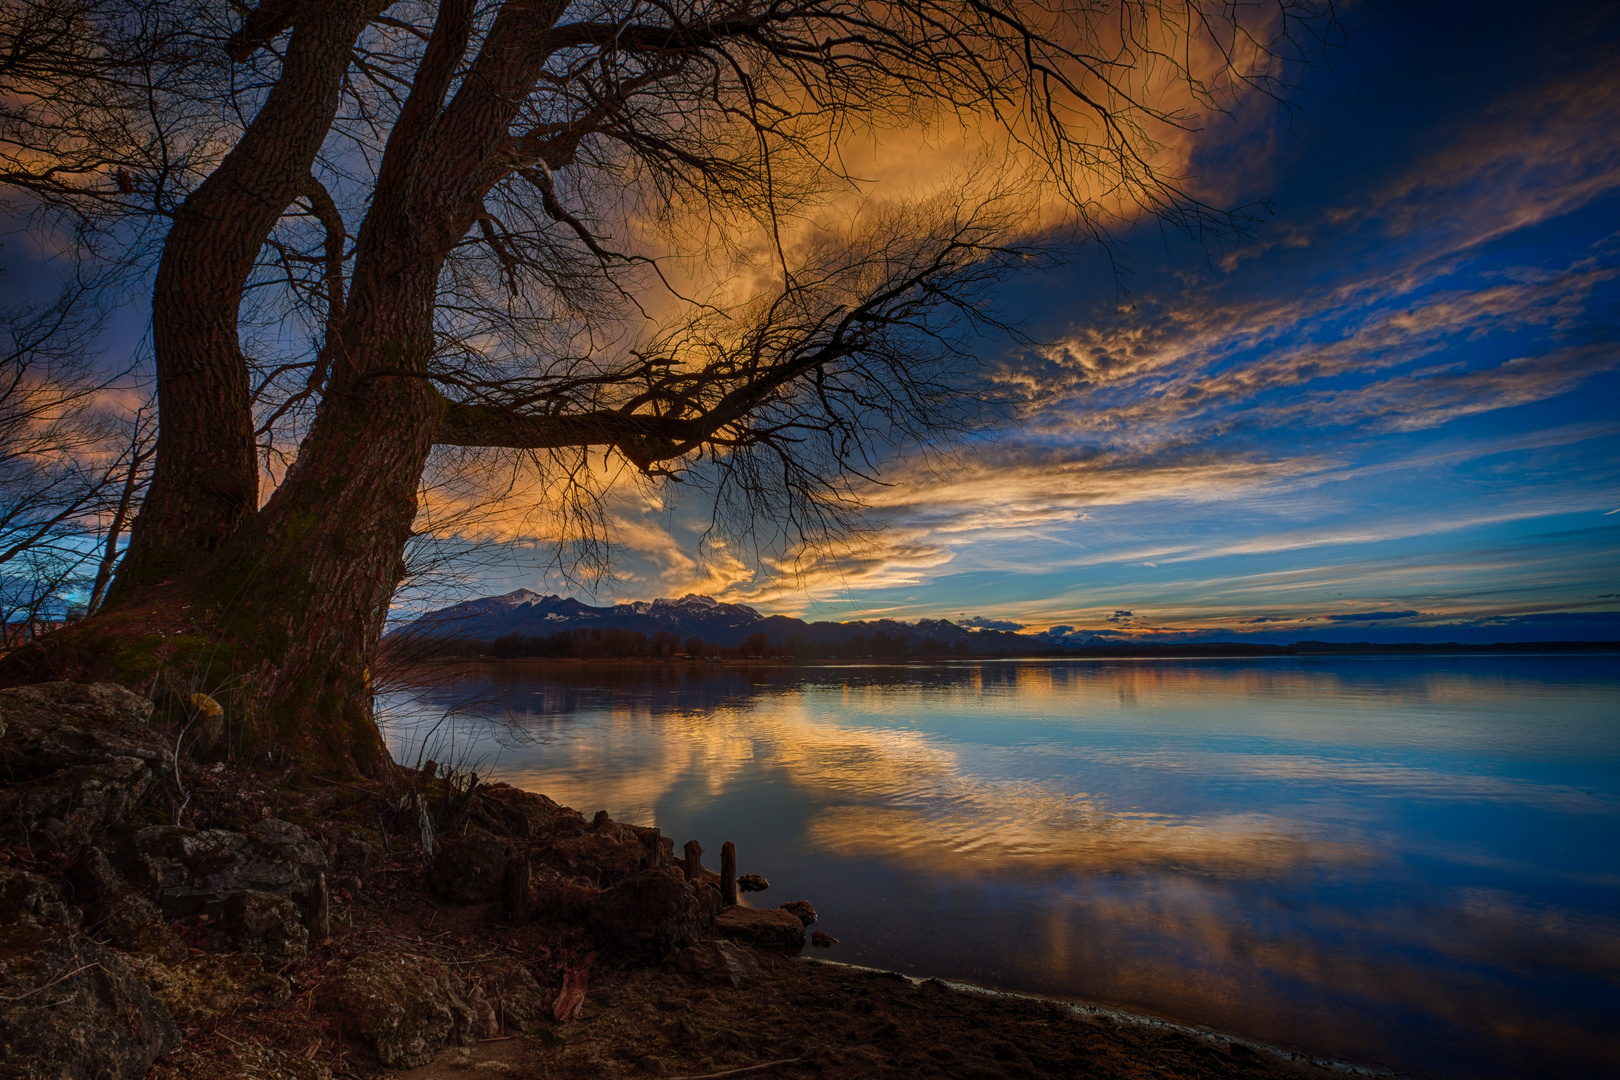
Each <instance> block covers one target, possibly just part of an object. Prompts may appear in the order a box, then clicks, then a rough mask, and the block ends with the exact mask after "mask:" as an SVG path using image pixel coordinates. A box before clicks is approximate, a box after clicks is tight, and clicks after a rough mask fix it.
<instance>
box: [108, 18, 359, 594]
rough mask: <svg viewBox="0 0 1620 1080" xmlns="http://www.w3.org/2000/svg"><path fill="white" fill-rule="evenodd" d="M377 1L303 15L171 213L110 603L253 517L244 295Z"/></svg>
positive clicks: (328, 119)
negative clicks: (145, 411) (133, 506)
mask: <svg viewBox="0 0 1620 1080" xmlns="http://www.w3.org/2000/svg"><path fill="white" fill-rule="evenodd" d="M380 6H381V4H379V3H377V2H375V0H344V2H336V0H333V2H328V3H321V4H308V5H304V10H303V11H301V12H300V18H299V23H298V26H297V28H296V29H295V30H294V31H293V34H292V37H291V39H290V40H289V41H288V44H287V52H286V58H285V61H284V62H283V65H282V71H281V77H280V78H279V79H278V80H277V81H276V85H275V87H274V88H273V89H272V90H271V91H270V93H269V95H268V96H267V97H266V99H265V102H264V106H263V107H262V108H261V109H260V110H259V112H258V114H257V115H256V116H255V117H254V119H253V122H252V123H251V124H249V125H248V129H247V131H246V132H245V133H244V134H243V136H242V138H241V139H240V141H238V142H237V144H236V145H235V146H234V147H232V148H231V151H230V153H228V154H226V155H225V158H224V160H223V161H221V162H220V165H219V167H218V168H217V169H215V170H214V172H213V173H212V174H210V175H209V177H208V178H207V179H206V180H204V181H203V182H202V183H201V184H200V185H198V187H197V189H196V190H195V191H193V192H192V193H191V195H190V196H189V197H188V198H187V199H186V200H185V202H184V203H183V204H181V206H180V208H179V210H178V211H177V212H176V214H175V219H174V225H173V227H172V228H171V229H170V231H169V235H168V237H167V238H166V240H165V241H164V245H163V258H162V260H161V262H159V264H158V273H157V280H156V282H155V283H154V288H153V295H152V344H153V353H154V362H155V366H156V369H157V380H158V388H159V396H158V446H157V460H156V467H155V469H154V471H153V475H152V482H151V485H150V486H149V488H148V489H147V493H146V498H145V500H144V502H143V503H142V505H141V512H140V515H139V517H138V518H137V519H136V521H135V523H134V525H133V527H132V528H131V530H130V546H129V551H128V552H127V553H126V554H125V557H124V562H123V565H122V567H121V568H120V570H119V573H118V577H117V579H116V580H115V581H114V582H113V586H112V591H111V592H110V593H109V595H108V603H109V605H112V606H117V605H119V604H122V603H125V602H127V601H128V600H129V599H130V598H131V597H132V596H133V595H134V594H135V593H137V592H138V591H139V590H140V589H141V588H143V587H145V586H147V585H152V584H156V583H157V582H160V581H163V580H164V579H166V578H170V577H172V576H174V575H176V574H180V573H184V572H185V571H187V570H189V569H191V568H193V567H195V566H196V564H197V560H198V557H199V556H203V555H206V554H208V553H211V552H214V551H217V550H219V549H220V548H222V547H223V546H224V545H225V544H226V543H227V542H228V541H229V540H230V538H231V537H232V536H233V535H235V533H236V530H237V529H238V528H240V527H241V525H242V523H243V522H244V521H246V520H247V518H248V516H249V515H251V514H252V513H253V511H254V510H256V509H257V508H258V491H259V474H258V464H257V461H256V455H255V449H254V441H253V409H252V401H251V399H250V397H249V393H248V391H249V387H248V367H247V363H246V360H245V359H244V358H243V356H242V347H241V341H240V338H239V337H238V333H237V322H238V317H239V314H240V312H239V308H240V306H241V302H242V290H243V288H244V287H245V285H246V283H247V279H248V275H249V274H251V273H252V271H253V265H254V261H255V259H256V258H257V257H258V253H259V250H260V249H261V248H262V247H263V246H264V242H265V239H266V238H267V237H268V236H269V235H270V230H271V229H273V228H274V227H275V225H276V222H277V220H279V219H280V217H281V214H282V212H283V211H285V210H286V208H287V207H288V206H289V205H290V204H291V203H292V201H293V200H294V199H295V198H296V197H297V196H298V194H299V191H300V190H301V189H302V187H303V185H304V184H305V182H306V179H307V178H308V176H309V171H310V167H311V166H312V165H313V164H314V162H315V155H316V153H317V152H318V151H319V150H320V147H321V143H322V142H323V141H324V140H325V138H326V133H327V130H328V129H329V128H330V127H331V125H332V119H333V117H334V116H335V115H336V114H337V107H338V101H339V92H340V90H341V88H342V84H343V75H344V72H345V71H346V70H347V69H348V65H349V57H350V48H351V46H352V45H353V43H354V41H355V39H356V38H357V37H358V36H359V34H360V31H361V30H362V29H364V27H365V25H366V22H367V20H368V19H369V18H370V16H371V14H372V13H373V9H374V8H378V7H380Z"/></svg>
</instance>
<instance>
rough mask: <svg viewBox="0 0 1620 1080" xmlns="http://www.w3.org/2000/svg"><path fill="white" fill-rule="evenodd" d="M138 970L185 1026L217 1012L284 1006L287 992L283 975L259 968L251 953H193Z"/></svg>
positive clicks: (145, 964)
mask: <svg viewBox="0 0 1620 1080" xmlns="http://www.w3.org/2000/svg"><path fill="white" fill-rule="evenodd" d="M141 970H142V974H144V975H145V977H146V981H147V983H148V984H150V986H151V987H152V993H153V994H154V995H156V996H157V998H158V999H159V1000H160V1001H162V1002H163V1003H164V1004H165V1005H167V1006H168V1007H169V1011H170V1012H172V1013H173V1014H174V1018H175V1020H176V1021H177V1022H179V1023H180V1024H182V1025H184V1026H186V1027H195V1026H197V1025H199V1024H207V1023H211V1022H212V1021H214V1020H217V1019H219V1018H220V1017H222V1016H231V1015H233V1014H235V1013H239V1012H251V1011H252V1010H254V1009H269V1008H274V1007H275V1006H277V1005H281V1004H284V1003H285V1002H286V1001H287V999H288V998H289V997H291V996H292V987H291V986H290V985H289V984H288V982H287V980H286V979H283V978H282V977H281V976H279V975H274V974H271V973H270V972H268V971H265V970H264V967H263V965H261V964H260V963H259V958H258V957H257V956H250V955H247V954H245V953H234V954H231V955H228V956H219V955H208V956H199V957H197V958H196V959H194V960H187V961H185V962H183V963H179V964H164V963H160V962H158V961H156V960H148V961H145V962H143V963H142V965H141Z"/></svg>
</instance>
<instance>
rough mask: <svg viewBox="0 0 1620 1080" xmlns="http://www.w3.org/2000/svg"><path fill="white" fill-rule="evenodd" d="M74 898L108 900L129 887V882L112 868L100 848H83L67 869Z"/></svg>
mask: <svg viewBox="0 0 1620 1080" xmlns="http://www.w3.org/2000/svg"><path fill="white" fill-rule="evenodd" d="M68 883H69V884H70V885H72V886H73V896H74V899H76V900H80V901H90V900H109V899H111V898H113V897H115V896H118V895H120V894H121V893H123V892H125V891H127V890H128V889H129V882H127V881H125V880H124V879H123V877H122V876H121V875H120V874H119V873H118V871H116V870H114V869H113V867H112V863H110V862H108V861H107V856H106V854H104V853H103V852H102V851H101V849H100V848H85V849H84V851H83V852H82V853H81V854H80V855H79V857H78V858H77V859H76V860H74V863H73V865H72V867H70V868H69V869H68Z"/></svg>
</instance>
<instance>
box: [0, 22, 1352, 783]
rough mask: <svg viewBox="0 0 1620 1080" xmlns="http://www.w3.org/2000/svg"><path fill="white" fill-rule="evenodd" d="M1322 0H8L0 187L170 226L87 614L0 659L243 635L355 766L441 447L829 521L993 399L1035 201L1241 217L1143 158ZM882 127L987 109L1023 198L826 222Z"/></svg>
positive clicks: (1274, 61) (1307, 38)
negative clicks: (124, 532)
mask: <svg viewBox="0 0 1620 1080" xmlns="http://www.w3.org/2000/svg"><path fill="white" fill-rule="evenodd" d="M1336 29H1337V23H1336V19H1335V15H1334V12H1333V10H1332V7H1331V4H1330V3H1328V2H1326V0H1321V2H1318V0H1268V2H1266V3H1254V4H1248V3H1238V2H1221V0H972V2H962V0H584V2H580V3H567V2H564V0H489V2H485V3H477V2H474V0H439V2H426V0H415V2H402V3H388V2H386V0H264V2H263V3H260V4H259V5H257V6H256V7H251V8H250V7H248V6H246V5H243V4H233V5H231V6H230V8H229V9H227V8H225V7H223V6H222V5H218V4H213V3H207V2H205V0H164V2H158V0H6V2H5V3H4V4H3V5H0V103H3V104H0V180H3V182H4V183H5V184H6V185H7V186H8V188H9V190H10V191H11V192H12V193H13V199H14V205H15V207H17V208H18V212H26V213H29V214H32V215H34V216H35V220H36V222H39V223H40V227H50V228H53V229H56V230H58V231H59V232H62V231H71V232H72V233H73V235H74V236H76V237H77V239H78V242H79V243H81V244H82V245H84V246H85V247H86V248H87V249H89V250H92V251H96V252H99V253H102V254H103V255H104V257H107V258H115V259H118V260H122V264H123V265H127V266H133V267H138V266H140V265H142V262H141V255H140V253H141V252H143V251H151V252H156V253H157V255H158V259H157V265H156V270H155V273H154V274H153V275H152V278H151V284H150V289H151V305H152V341H153V347H154V357H153V362H154V369H155V374H156V380H157V387H158V395H159V405H160V413H159V434H158V442H157V449H156V457H155V461H154V471H153V475H152V479H151V482H150V486H149V488H148V490H147V492H146V495H145V500H144V503H143V504H142V506H141V509H140V514H139V517H138V518H137V520H136V522H135V525H134V529H133V533H132V538H131V541H130V547H129V551H128V554H127V556H126V557H125V560H124V562H123V564H122V565H121V567H120V569H119V571H118V574H117V576H116V578H115V580H114V582H113V584H112V586H111V588H110V590H109V592H108V594H107V599H106V601H105V604H104V610H103V612H102V613H100V614H99V615H98V616H96V618H94V619H92V620H89V621H88V622H87V623H86V624H84V625H82V626H80V627H78V628H77V629H75V630H74V631H71V632H70V633H69V635H67V637H66V638H64V639H63V640H62V641H61V642H59V643H58V645H59V647H58V648H57V649H56V651H55V652H54V653H50V651H49V650H40V651H39V653H38V654H37V655H33V656H32V657H31V658H24V659H25V660H26V662H24V661H21V660H19V661H14V662H13V664H12V667H11V674H9V675H8V676H7V677H8V678H22V677H27V676H29V675H30V674H37V673H38V671H39V670H41V667H40V665H44V664H47V663H48V662H49V661H48V659H47V656H48V655H54V656H56V657H57V658H58V659H57V661H56V662H58V663H59V664H60V663H61V662H63V661H62V660H61V658H62V657H77V658H81V660H75V661H74V662H75V663H82V664H83V665H88V666H90V667H93V666H94V664H95V663H102V661H100V660H95V661H94V662H92V661H91V660H82V658H85V657H90V658H95V657H100V656H104V655H105V653H106V650H100V651H98V650H97V648H96V642H97V640H98V637H97V635H103V636H104V635H106V634H108V633H110V632H112V629H111V628H114V627H116V628H118V632H119V633H121V634H124V635H125V636H126V637H127V636H128V635H129V634H130V633H131V632H132V630H140V629H142V628H149V629H151V630H157V629H162V630H164V631H165V634H166V636H158V635H156V634H153V635H152V637H151V640H153V641H160V642H162V643H163V644H161V645H157V646H154V648H156V649H158V650H159V651H160V652H163V655H162V656H161V657H160V658H159V659H161V660H162V662H164V663H168V664H171V665H173V664H179V663H184V662H185V659H186V658H185V655H184V649H186V648H194V649H202V650H206V651H207V652H208V654H209V655H210V656H211V657H217V656H219V655H222V654H228V655H229V658H230V663H231V664H232V665H233V667H234V669H235V670H236V671H237V672H238V674H239V676H240V679H239V685H240V686H242V687H243V689H241V690H239V691H237V692H235V693H234V694H233V696H232V702H231V707H232V708H233V709H235V710H236V711H237V712H238V714H239V718H240V720H241V722H242V723H244V724H246V725H247V726H248V727H249V728H252V729H254V730H258V731H260V732H262V733H263V735H264V737H265V738H267V739H268V738H272V737H274V738H279V739H281V740H283V741H285V742H287V743H288V744H289V745H292V746H295V747H296V748H297V749H298V750H300V751H301V752H302V753H304V754H305V755H306V756H307V759H308V760H310V761H311V762H316V761H319V762H321V763H322V768H325V769H332V768H338V767H341V766H342V765H343V764H345V763H346V764H347V765H349V766H351V767H354V768H358V769H362V770H370V769H376V768H380V767H381V766H382V765H383V764H384V763H385V762H386V754H385V753H384V751H383V748H382V746H381V743H380V742H379V740H378V738H377V735H376V732H375V726H374V725H373V723H372V719H371V714H370V704H369V701H370V698H369V694H368V682H369V679H370V672H371V665H372V660H373V657H374V655H375V652H376V648H377V642H378V638H379V634H380V632H381V629H382V625H383V620H384V617H385V615H386V612H387V610H388V604H389V600H390V597H391V596H392V595H393V593H394V590H395V587H396V585H397V583H398V582H399V580H400V578H401V575H402V573H403V568H404V564H403V562H402V552H404V550H405V549H406V545H407V544H408V543H409V542H410V539H411V537H412V535H413V530H415V529H417V528H419V523H418V514H419V510H420V501H419V493H420V484H421V482H422V478H423V476H424V474H425V473H426V472H427V471H428V470H429V469H430V467H432V466H433V464H434V462H435V461H437V460H440V458H442V456H443V455H446V454H451V455H453V454H456V453H467V454H474V455H484V456H485V457H487V455H489V454H491V453H495V454H506V455H508V456H509V458H510V459H512V460H517V459H523V460H525V461H527V463H528V464H529V466H530V467H533V468H536V469H541V470H546V471H547V474H548V475H549V476H551V477H552V478H553V484H552V487H551V489H550V490H551V494H550V496H549V501H550V502H551V503H552V504H553V505H550V506H548V507H547V508H546V510H547V512H550V513H555V514H556V515H557V516H558V517H559V518H562V519H572V520H584V521H588V520H589V519H590V516H591V513H592V506H593V499H594V498H595V497H596V495H597V494H599V489H598V488H596V487H593V481H592V476H593V471H595V470H598V469H599V467H600V464H601V462H603V461H604V460H605V461H607V462H609V463H614V462H617V463H619V464H621V465H622V466H623V467H625V468H629V469H633V470H635V471H636V472H637V473H638V474H640V475H641V476H643V477H644V478H646V480H647V482H649V483H660V482H670V481H674V480H677V479H683V480H686V481H688V482H692V483H695V484H699V485H707V487H708V489H709V490H710V492H711V494H712V495H713V496H714V498H715V501H716V506H717V511H718V512H717V523H718V524H719V525H720V526H721V527H722V528H726V527H732V528H741V529H756V528H760V527H762V526H763V527H774V528H777V529H780V530H781V531H782V532H783V533H784V534H785V536H786V537H787V538H788V539H789V540H790V541H792V542H811V541H814V540H815V539H816V538H817V537H819V536H823V535H825V534H826V532H827V531H828V530H829V529H837V528H840V527H846V526H848V525H850V524H851V523H852V512H853V510H854V508H855V505H856V499H855V490H854V488H853V487H852V486H851V485H852V481H853V480H854V479H855V478H858V477H860V476H861V475H863V474H869V473H870V472H871V470H873V469H874V468H875V467H876V465H877V464H878V462H879V461H880V460H881V458H882V457H883V456H884V454H886V453H888V452H891V451H892V450H894V449H895V448H897V447H899V446H902V445H907V444H924V445H931V444H937V443H938V442H940V441H941V440H949V439H950V438H951V437H953V436H958V435H961V434H963V433H967V432H971V431H974V430H977V429H978V428H979V427H980V426H981V425H983V424H985V423H987V422H990V421H992V420H993V419H994V418H995V417H996V415H997V413H998V409H999V408H1000V406H1001V405H1002V404H1003V403H1002V402H999V401H998V400H997V399H996V396H995V395H994V394H993V393H991V392H990V391H989V389H988V388H987V386H986V385H985V384H984V382H983V381H982V379H981V378H980V377H979V374H978V369H977V364H976V361H975V358H974V354H973V344H974V335H975V334H977V333H979V332H981V331H983V330H984V329H985V328H986V327H987V326H990V327H996V326H1000V324H999V322H998V319H997V316H996V315H995V314H994V309H993V306H992V305H991V303H990V302H991V301H992V300H993V297H994V294H995V290H996V288H997V286H998V284H999V283H1000V282H1002V281H1003V280H1004V279H1005V278H1006V276H1007V275H1008V274H1009V273H1014V272H1018V271H1020V270H1022V269H1024V268H1026V267H1028V266H1030V265H1031V264H1032V263H1034V262H1037V261H1039V260H1040V259H1041V258H1043V257H1045V256H1046V254H1047V253H1048V252H1049V251H1050V250H1051V245H1052V243H1054V242H1062V241H1061V239H1060V238H1058V237H1057V236H1056V234H1054V233H1051V232H1050V231H1048V232H1047V233H1046V234H1045V235H1035V234H1033V233H1032V231H1031V229H1030V227H1029V225H1028V224H1027V222H1028V218H1027V217H1024V216H1023V214H1024V212H1025V211H1024V210H1023V209H1021V203H1020V199H1021V197H1022V196H1023V195H1025V194H1027V193H1028V192H1030V191H1033V190H1035V188H1036V187H1039V188H1040V189H1042V190H1044V191H1046V192H1047V193H1049V194H1050V195H1052V196H1053V197H1055V198H1057V199H1060V200H1061V201H1062V202H1063V203H1064V204H1065V205H1066V206H1067V208H1068V209H1067V218H1066V221H1065V223H1064V225H1065V228H1064V230H1063V232H1064V235H1065V236H1067V237H1070V238H1085V237H1090V238H1093V239H1101V238H1103V237H1104V235H1105V234H1106V231H1107V226H1108V222H1109V220H1110V218H1111V216H1113V215H1115V214H1117V213H1120V212H1125V211H1131V212H1136V211H1141V212H1147V213H1151V214H1155V215H1158V216H1159V217H1160V218H1161V219H1165V220H1168V221H1170V222H1172V223H1174V224H1177V225H1180V226H1183V227H1186V228H1189V229H1193V230H1195V231H1196V230H1200V229H1215V230H1230V229H1233V228H1241V227H1242V224H1243V220H1242V218H1241V215H1234V214H1233V213H1231V212H1228V211H1225V210H1222V209H1219V208H1216V207H1212V206H1209V205H1206V204H1205V203H1203V202H1201V201H1200V200H1199V199H1197V198H1195V197H1194V196H1193V195H1192V194H1191V193H1190V192H1189V190H1188V189H1187V188H1186V187H1184V186H1183V184H1182V181H1181V179H1180V178H1179V177H1178V176H1177V175H1175V173H1174V171H1173V169H1169V168H1167V167H1166V166H1165V165H1164V162H1165V161H1166V160H1168V159H1167V158H1166V157H1165V156H1164V155H1163V153H1162V151H1163V149H1164V147H1165V145H1166V143H1167V142H1168V141H1169V140H1171V139H1172V138H1174V139H1180V138H1184V137H1187V136H1188V134H1189V132H1190V131H1191V129H1193V128H1195V127H1196V126H1197V124H1198V117H1199V116H1200V115H1201V114H1203V113H1206V112H1208V111H1210V110H1214V109H1220V108H1224V107H1226V106H1228V105H1230V104H1231V103H1232V102H1234V101H1235V100H1236V99H1237V98H1238V97H1239V96H1241V95H1244V94H1258V95H1262V96H1270V97H1272V98H1275V99H1278V100H1281V99H1282V98H1283V97H1284V96H1285V93H1286V90H1287V88H1288V86H1287V80H1288V79H1289V77H1290V76H1289V72H1290V71H1291V70H1292V68H1293V67H1294V66H1296V65H1298V64H1300V63H1305V62H1309V60H1310V58H1311V56H1312V55H1313V51H1314V50H1317V49H1319V48H1320V47H1321V45H1322V44H1323V42H1324V41H1325V40H1327V36H1328V35H1331V34H1333V33H1335V32H1336ZM905 128H909V129H917V128H927V129H931V130H935V131H945V132H963V131H966V132H968V133H969V134H972V133H976V132H983V133H989V136H988V137H987V139H986V141H987V142H988V143H992V144H997V145H1000V146H1001V147H1002V148H1003V149H1005V150H1006V151H1007V152H1006V155H1005V157H1004V159H1003V161H1004V162H1005V163H1006V165H1005V167H1006V168H1007V169H1009V170H1010V171H1009V172H1008V173H1007V174H1006V175H1005V177H1003V178H1001V179H1002V180H1003V181H1004V182H1003V183H1002V184H1001V185H999V186H1001V187H1002V188H1004V189H1005V190H1002V191H995V190H988V191H987V190H984V189H985V188H987V187H988V188H992V189H993V188H995V187H997V186H998V185H995V184H990V185H985V184H982V183H981V184H980V185H978V187H979V194H977V195H975V194H973V192H974V190H975V185H973V184H971V183H969V184H965V185H963V186H961V187H960V188H959V189H957V190H956V191H955V192H951V191H947V192H945V193H944V194H934V195H930V196H928V197H926V198H922V199H920V200H918V201H916V202H913V203H911V204H909V205H905V204H900V203H892V204H878V203H875V202H869V203H868V204H867V205H865V206H864V207H863V208H862V209H860V210H859V212H853V213H845V214H844V215H843V216H842V217H840V216H839V213H838V212H837V208H838V207H839V206H841V205H844V203H841V202H840V201H839V200H845V201H846V202H847V201H848V200H849V198H850V193H851V192H857V191H859V189H860V187H861V185H860V183H859V180H858V178H857V177H856V176H854V175H852V170H850V169H848V168H846V167H845V166H844V165H843V164H842V162H843V160H844V159H843V157H842V149H843V147H844V146H845V145H846V143H847V140H849V139H850V138H851V137H852V134H853V133H857V132H860V131H865V132H868V133H873V132H883V131H886V130H887V131H893V130H899V129H905ZM143 245H144V246H143ZM705 260H707V261H706V262H705ZM700 265H701V266H703V267H709V268H715V269H717V270H724V271H725V273H728V274H730V275H731V276H729V277H724V278H723V280H720V281H718V282H715V283H711V285H712V286H713V287H704V286H703V285H702V284H701V278H702V274H701V273H699V272H698V271H697V270H695V269H694V267H698V266H700ZM694 283H696V284H694ZM649 326H651V327H652V329H648V327H649ZM1001 328H1002V329H1006V330H1011V329H1012V328H1010V327H1001ZM436 455H437V456H436ZM266 478H268V483H266ZM267 491H268V494H266V492H267ZM582 535H584V534H582ZM586 539H588V536H587V537H586ZM58 637H61V635H59V636H58ZM188 643H189V644H188ZM30 664H32V665H34V666H33V667H29V665H30ZM86 670H88V667H86ZM103 674H113V675H119V674H120V673H119V672H110V673H109V672H103ZM122 674H123V675H125V677H129V675H130V673H127V672H126V673H122Z"/></svg>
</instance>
